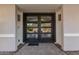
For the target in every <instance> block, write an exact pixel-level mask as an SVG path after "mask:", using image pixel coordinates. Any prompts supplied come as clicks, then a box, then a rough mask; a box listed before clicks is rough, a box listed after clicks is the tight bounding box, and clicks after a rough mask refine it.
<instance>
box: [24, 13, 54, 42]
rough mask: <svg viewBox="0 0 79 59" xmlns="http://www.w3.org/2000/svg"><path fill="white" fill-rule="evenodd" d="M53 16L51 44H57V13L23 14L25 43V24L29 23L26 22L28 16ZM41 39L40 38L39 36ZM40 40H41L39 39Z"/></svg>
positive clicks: (25, 40)
mask: <svg viewBox="0 0 79 59" xmlns="http://www.w3.org/2000/svg"><path fill="white" fill-rule="evenodd" d="M45 15H46V16H52V38H51V42H55V41H56V20H55V19H56V17H55V13H24V14H23V42H25V43H26V42H27V39H26V26H25V24H26V23H27V21H26V17H27V16H38V18H39V16H45ZM39 37H40V36H39ZM39 39H40V38H39Z"/></svg>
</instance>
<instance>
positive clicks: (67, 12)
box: [63, 5, 79, 51]
mask: <svg viewBox="0 0 79 59" xmlns="http://www.w3.org/2000/svg"><path fill="white" fill-rule="evenodd" d="M63 18H64V22H63V28H64V51H77V50H79V26H78V25H79V5H63Z"/></svg>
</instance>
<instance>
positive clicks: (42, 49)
mask: <svg viewBox="0 0 79 59" xmlns="http://www.w3.org/2000/svg"><path fill="white" fill-rule="evenodd" d="M0 55H79V51H74V52H64V51H62V50H60V49H59V48H57V46H56V45H54V44H53V43H40V44H39V46H28V44H25V45H24V46H23V47H22V48H21V49H19V50H18V51H17V52H0Z"/></svg>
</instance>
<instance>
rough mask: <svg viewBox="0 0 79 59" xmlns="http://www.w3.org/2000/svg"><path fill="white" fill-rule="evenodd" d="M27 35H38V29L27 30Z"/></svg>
mask: <svg viewBox="0 0 79 59" xmlns="http://www.w3.org/2000/svg"><path fill="white" fill-rule="evenodd" d="M27 33H38V28H27Z"/></svg>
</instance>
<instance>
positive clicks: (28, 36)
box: [27, 34, 38, 39]
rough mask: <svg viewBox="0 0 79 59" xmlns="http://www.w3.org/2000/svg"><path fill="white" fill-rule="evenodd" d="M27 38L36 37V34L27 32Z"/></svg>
mask: <svg viewBox="0 0 79 59" xmlns="http://www.w3.org/2000/svg"><path fill="white" fill-rule="evenodd" d="M27 38H36V39H37V38H38V34H27Z"/></svg>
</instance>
